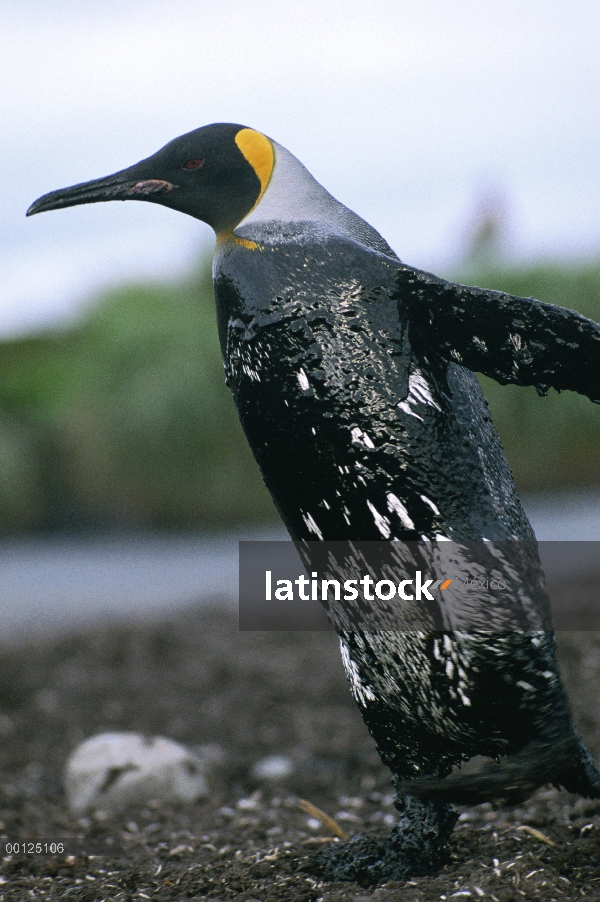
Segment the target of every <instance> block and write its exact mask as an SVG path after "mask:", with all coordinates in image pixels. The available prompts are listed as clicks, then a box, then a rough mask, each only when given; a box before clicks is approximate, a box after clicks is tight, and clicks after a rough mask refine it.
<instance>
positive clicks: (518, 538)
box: [29, 125, 600, 882]
mask: <svg viewBox="0 0 600 902" xmlns="http://www.w3.org/2000/svg"><path fill="white" fill-rule="evenodd" d="M199 160H200V161H201V165H200V164H198V161H199ZM110 199H143V200H150V201H152V202H155V203H162V204H165V205H167V206H170V207H171V208H174V209H179V210H181V211H182V212H186V213H188V214H190V215H192V216H196V217H197V218H199V219H203V220H204V221H207V222H209V223H210V224H211V225H213V227H214V228H215V230H216V232H217V236H218V241H217V251H216V254H215V263H214V282H215V295H216V302H217V320H218V329H219V337H220V342H221V347H222V351H223V358H224V361H225V370H226V378H227V382H228V384H229V386H230V388H231V391H232V393H233V396H234V400H235V403H236V406H237V409H238V412H239V416H240V420H241V423H242V426H243V428H244V431H245V433H246V436H247V438H248V441H249V443H250V446H251V448H252V450H253V452H254V455H255V457H256V460H257V461H258V464H259V466H260V468H261V471H262V474H263V477H264V479H265V482H266V484H267V486H268V488H269V489H270V491H271V493H272V495H273V498H274V500H275V503H276V505H277V507H278V509H279V511H280V513H281V516H282V518H283V520H284V522H285V524H286V526H287V528H288V530H289V532H290V534H291V536H292V537H293V538H294V539H296V540H299V541H302V542H310V541H317V540H318V541H320V540H337V541H339V540H350V541H358V540H362V541H374V540H375V541H381V540H386V541H387V540H390V539H398V540H411V541H412V540H425V541H426V542H428V543H429V545H427V546H426V548H430V549H431V554H432V555H434V554H438V555H439V554H442V553H443V548H444V542H443V540H448V539H450V540H452V542H453V543H455V544H456V545H458V546H460V547H462V548H463V549H466V550H465V551H464V553H465V555H467V558H468V559H469V561H470V563H472V564H473V566H476V567H485V566H488V565H489V564H490V561H489V560H488V557H489V555H490V554H492V551H493V550H494V549H495V550H496V551H497V552H498V553H497V554H496V557H495V560H494V562H493V564H494V567H495V568H496V569H497V571H498V572H500V573H501V574H502V573H504V574H506V575H508V574H509V573H510V574H511V575H513V576H514V574H515V573H517V575H518V577H519V589H518V590H517V589H515V591H514V592H513V593H512V595H510V593H508V595H507V597H506V598H505V602H506V605H507V608H506V609H507V610H510V612H511V614H513V615H514V614H515V612H516V614H517V619H518V622H519V623H520V624H521V625H522V627H521V629H520V631H516V630H514V629H510V628H509V627H508V626H507V622H506V621H504V620H502V618H501V617H500V619H496V620H494V618H493V617H492V618H490V616H488V611H487V610H484V608H483V605H482V606H480V607H481V611H480V614H481V621H480V622H477V621H476V623H475V628H471V629H464V628H461V622H460V617H459V618H458V620H457V619H456V616H455V613H454V612H453V610H452V609H451V606H450V605H447V604H446V603H442V604H441V605H440V610H439V614H440V615H441V617H442V622H443V624H444V629H443V630H442V631H441V632H437V633H436V632H430V631H426V630H425V631H420V632H406V631H404V632H403V631H395V632H377V631H374V632H369V631H362V632H357V631H355V630H352V629H351V628H350V626H349V625H348V624H347V623H345V621H344V617H345V616H346V614H347V612H345V611H344V610H343V609H341V610H340V609H338V610H337V611H332V613H333V614H335V615H336V622H337V624H338V631H339V633H340V638H341V648H342V658H343V661H344V666H345V669H346V673H347V676H348V679H349V681H350V685H351V689H352V692H353V694H354V697H355V699H356V701H357V703H358V705H359V707H360V710H361V713H362V715H363V717H364V719H365V721H366V723H367V725H368V727H369V729H370V731H371V733H372V735H373V737H374V739H375V741H376V743H377V747H378V750H379V752H380V755H381V757H382V759H383V760H384V761H385V763H386V764H388V765H389V767H390V768H391V770H392V773H393V775H394V780H395V782H396V785H397V787H398V799H397V807H398V808H399V810H400V811H401V813H402V817H401V820H400V822H399V824H398V826H397V827H396V828H395V829H394V831H392V834H390V837H388V839H387V840H385V841H384V842H383V843H380V844H379V845H377V844H375V846H374V845H373V844H372V843H371V844H369V843H366V844H365V843H362V844H361V842H357V843H350V844H349V846H348V847H339V848H337V849H335V850H332V851H329V852H328V853H326V854H325V853H324V857H323V856H322V858H321V861H320V863H318V866H319V867H320V868H321V870H322V872H323V873H325V874H326V875H329V876H335V877H342V878H356V877H357V875H362V878H363V879H368V880H370V881H371V882H376V881H377V880H379V879H383V878H385V877H388V878H389V877H397V878H399V877H403V876H406V875H407V874H409V873H412V874H416V873H422V872H425V871H427V870H431V869H432V868H433V867H435V866H436V865H437V864H438V863H439V860H440V854H441V849H442V847H443V844H444V842H445V840H446V839H447V837H448V835H449V833H450V832H451V830H452V827H453V824H454V820H455V816H454V814H453V813H452V811H451V809H450V808H449V806H448V804H447V802H448V801H452V800H471V801H473V800H476V801H480V800H483V799H485V798H499V797H503V798H513V799H515V798H519V797H523V796H524V795H526V794H527V793H528V792H531V791H532V789H534V788H535V787H536V786H538V785H541V783H543V782H547V781H552V782H556V783H559V784H561V785H563V786H565V787H567V788H569V789H571V790H572V791H574V792H580V793H582V794H584V795H591V796H600V775H599V774H598V772H597V771H596V769H595V766H594V764H593V762H592V761H591V759H590V757H589V755H588V753H587V751H586V750H585V748H584V746H583V745H582V743H581V740H580V739H579V737H578V736H577V734H576V732H575V730H574V728H573V725H572V723H571V717H570V712H569V707H568V703H567V699H566V696H565V693H564V690H563V687H562V684H561V681H560V676H559V674H558V670H557V665H556V658H555V647H554V639H553V635H552V633H551V625H550V618H549V605H548V599H547V597H546V594H545V589H544V585H543V575H542V573H541V569H540V565H539V559H538V556H537V550H536V546H535V538H534V536H533V533H532V531H531V527H530V525H529V523H528V521H527V518H526V516H525V514H524V512H523V510H522V508H521V505H520V503H519V500H518V497H517V494H516V491H515V487H514V483H513V480H512V475H511V472H510V469H509V466H508V464H507V462H506V459H505V456H504V453H503V450H502V447H501V444H500V441H499V439H498V436H497V434H496V432H495V429H494V427H493V424H492V421H491V418H490V415H489V412H488V409H487V404H486V402H485V399H484V397H483V395H482V392H481V390H480V388H479V384H478V382H477V380H476V378H475V376H474V375H473V372H472V371H475V370H477V371H480V372H484V373H486V374H488V375H490V376H492V377H493V378H495V379H497V380H498V381H500V382H502V383H505V382H516V383H517V384H521V385H525V384H533V385H536V386H537V387H538V390H539V391H540V392H545V391H546V390H547V388H548V386H553V387H554V388H557V389H559V390H560V389H571V390H575V391H579V392H582V393H584V394H587V395H588V396H589V397H590V398H592V400H594V401H599V400H600V382H599V376H598V374H599V373H600V327H599V326H597V325H596V324H595V323H592V322H590V321H589V320H586V319H584V318H583V317H581V316H579V315H578V314H576V313H573V312H572V311H567V310H563V309H562V308H557V307H552V306H550V305H546V304H542V303H540V302H539V301H535V300H533V299H527V298H515V297H511V296H509V295H505V294H501V293H499V292H489V291H482V290H480V289H477V288H468V287H465V286H460V285H455V284H453V283H449V282H446V281H444V280H441V279H438V278H436V277H434V276H431V275H429V274H427V273H421V272H418V271H417V270H414V269H411V268H410V267H407V266H405V265H403V264H402V263H401V262H400V260H399V259H398V258H397V257H396V255H395V254H394V252H393V251H392V250H391V249H390V248H389V246H388V245H387V244H386V242H385V241H384V239H382V238H381V236H380V235H378V234H377V232H375V230H374V229H372V228H371V227H370V226H369V225H368V224H367V223H365V222H364V221H363V220H362V219H360V217H358V216H356V214H354V213H352V212H351V211H349V210H348V209H347V208H345V207H343V205H341V204H339V202H337V201H335V200H334V199H333V198H332V197H331V196H330V195H329V194H328V193H327V192H326V191H325V189H323V188H322V187H321V186H320V185H318V183H317V182H316V181H315V180H314V179H313V178H312V176H310V174H309V173H308V172H307V171H306V170H305V169H304V167H303V166H302V165H301V164H300V163H299V162H298V161H297V160H296V159H295V158H294V157H293V156H292V155H291V154H289V152H288V151H286V150H285V149H284V148H282V147H280V146H279V145H278V144H276V142H273V141H270V139H267V138H266V137H265V136H264V135H261V134H260V133H257V132H254V131H253V130H251V129H246V128H243V127H242V126H233V125H217V126H208V127H206V128H204V129H198V130H197V131H195V132H192V133H190V134H189V135H185V136H183V137H182V138H179V139H176V140H175V141H172V142H170V144H169V145H167V147H165V148H163V150H162V151H159V152H158V153H157V154H155V155H154V156H153V157H150V158H148V159H147V160H143V161H142V162H141V163H140V164H137V165H136V166H132V167H129V168H128V169H126V170H123V171H122V172H121V173H117V174H116V175H115V176H111V177H109V178H108V179H102V180H99V181H98V182H91V183H87V184H84V185H78V186H75V188H72V189H64V190H63V191H58V192H52V194H50V195H46V196H45V197H44V198H41V199H40V200H39V201H36V203H35V204H34V205H33V206H32V207H31V208H30V211H29V212H30V213H36V212H40V211H42V210H46V209H53V208H57V207H63V206H69V205H72V204H77V203H90V202H96V201H99V200H110ZM482 540H486V541H487V545H486V542H483V541H482ZM469 543H470V544H469ZM490 543H492V544H490ZM510 543H513V544H512V548H513V551H512V552H511V551H510ZM515 543H516V544H515ZM492 545H493V548H492ZM473 548H478V549H479V550H475V551H474V550H473ZM502 548H504V551H502V550H501V549H502ZM516 548H518V551H516V550H515V549H516ZM440 549H441V550H440ZM498 549H500V551H498ZM507 549H508V550H507ZM486 556H487V557H486ZM509 595H510V597H509ZM476 614H477V611H476ZM444 618H445V619H444ZM453 618H454V619H453ZM481 754H483V755H487V756H490V757H492V758H495V757H497V756H499V755H509V756H512V758H510V759H509V761H510V762H511V764H510V767H504V768H502V767H501V766H500V765H490V767H489V768H488V769H487V770H486V771H485V772H484V773H482V774H481V775H479V776H478V777H477V778H464V779H462V778H461V777H460V775H459V776H458V777H455V776H448V775H449V774H450V771H451V769H452V766H453V765H454V764H458V763H460V762H461V761H463V760H466V759H468V758H471V757H473V756H476V755H481Z"/></svg>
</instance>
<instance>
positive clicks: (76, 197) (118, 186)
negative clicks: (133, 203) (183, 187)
mask: <svg viewBox="0 0 600 902" xmlns="http://www.w3.org/2000/svg"><path fill="white" fill-rule="evenodd" d="M132 168H133V167H132ZM133 174H134V173H133V172H132V171H131V169H124V170H123V171H122V172H117V173H115V174H114V175H109V176H107V178H103V179H96V180H95V181H93V182H83V183H82V184H81V185H73V186H72V187H71V188H60V189H59V190H58V191H50V193H49V194H44V195H43V197H40V198H38V199H37V200H36V201H35V202H34V203H32V205H31V206H30V207H29V209H28V210H27V213H26V216H34V215H35V214H36V213H44V212H45V211H46V210H61V209H62V208H63V207H75V206H78V205H79V204H97V203H100V202H101V201H105V200H150V201H152V200H154V198H155V197H156V198H157V200H158V198H159V197H160V196H161V195H163V194H168V193H169V192H170V191H172V190H173V189H174V188H176V187H177V186H176V185H173V184H171V182H167V181H165V180H164V179H139V178H138V179H136V178H132V175H133Z"/></svg>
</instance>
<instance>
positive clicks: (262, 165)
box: [235, 128, 275, 206]
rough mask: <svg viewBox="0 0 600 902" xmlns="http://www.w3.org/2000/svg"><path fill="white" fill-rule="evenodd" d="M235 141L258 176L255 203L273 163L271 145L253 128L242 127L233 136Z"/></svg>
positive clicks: (263, 191)
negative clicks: (258, 191)
mask: <svg viewBox="0 0 600 902" xmlns="http://www.w3.org/2000/svg"><path fill="white" fill-rule="evenodd" d="M235 143H236V144H237V146H238V147H239V149H240V151H241V153H242V154H243V156H244V157H245V159H246V160H247V161H248V163H250V165H251V166H252V168H253V169H254V171H255V173H256V175H257V176H258V180H259V182H260V194H259V195H258V198H257V200H256V204H257V203H258V201H259V200H260V199H261V197H262V196H263V194H264V193H265V189H266V187H267V185H268V184H269V179H270V178H271V174H272V172H273V166H274V165H275V152H274V151H273V145H272V144H271V142H270V141H269V139H268V138H267V137H265V135H261V133H260V132H255V131H254V129H253V128H242V129H241V130H240V131H239V132H238V133H237V135H236V136H235ZM256 204H254V206H256Z"/></svg>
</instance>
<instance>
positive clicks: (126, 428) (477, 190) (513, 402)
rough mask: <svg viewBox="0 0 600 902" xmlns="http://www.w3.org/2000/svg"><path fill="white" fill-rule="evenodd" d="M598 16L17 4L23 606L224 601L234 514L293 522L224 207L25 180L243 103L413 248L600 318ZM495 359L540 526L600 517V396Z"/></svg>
mask: <svg viewBox="0 0 600 902" xmlns="http://www.w3.org/2000/svg"><path fill="white" fill-rule="evenodd" d="M599 25H600V7H598V5H597V4H595V3H593V2H591V0H590V2H586V0H573V3H571V4H569V6H568V7H566V6H563V5H560V4H550V6H549V5H548V3H547V2H544V3H542V2H541V0H530V2H528V3H527V4H525V5H523V4H522V3H520V2H519V3H517V2H516V0H505V2H504V3H503V4H502V7H499V6H494V5H493V4H487V5H484V4H481V3H478V2H476V0H455V2H453V3H448V2H446V0H432V2H431V3H428V4H426V5H418V4H414V3H409V2H402V0H397V2H394V3H390V2H387V0H374V2H373V3H371V4H369V5H368V6H365V5H364V4H360V3H358V2H355V0H349V2H344V3H341V2H335V0H325V2H319V3H317V2H314V0H307V3H305V4H303V5H302V7H297V6H295V5H293V4H290V3H283V4H282V3H281V2H279V3H276V2H274V0H257V2H256V3H254V4H251V5H244V4H240V3H238V2H235V0H224V2H222V3H220V4H210V3H208V2H199V3H197V4H194V5H193V7H192V8H190V6H189V4H184V3H183V2H180V0H174V2H173V3H170V4H168V5H165V4H161V3H159V2H158V0H145V2H144V3H143V4H142V3H141V2H138V0H131V2H130V3H128V4H127V5H126V6H124V5H123V4H118V3H116V0H107V2H105V3H103V4H102V5H100V6H98V5H90V4H86V5H80V4H74V3H72V2H70V0H57V2H56V3H54V4H52V5H51V6H49V5H48V4H45V3H42V2H41V0H32V2H30V3H28V4H23V5H21V6H17V5H14V4H11V3H8V2H2V0H0V49H1V52H0V73H1V74H2V79H1V81H0V84H1V85H2V88H1V93H0V99H1V103H2V108H3V143H2V146H1V148H0V162H1V164H2V171H3V175H4V178H3V205H2V217H1V221H0V238H1V241H0V271H1V272H2V281H1V284H0V538H1V540H2V541H1V543H0V617H1V618H2V620H3V622H4V624H5V629H6V630H8V629H9V627H10V624H11V623H16V622H17V621H18V620H19V618H20V622H27V623H33V622H34V621H36V619H38V620H39V618H43V617H44V616H45V614H44V611H45V612H46V614H47V615H48V616H49V617H50V618H51V619H52V618H57V617H60V616H63V615H64V617H66V618H67V619H68V618H70V617H78V616H83V615H84V613H85V612H86V611H91V610H93V611H96V612H98V611H103V610H107V611H108V612H110V611H112V610H113V607H114V605H116V604H117V601H116V600H115V599H117V597H118V598H119V599H121V600H120V601H119V602H118V603H119V604H121V605H122V607H127V606H129V608H130V609H131V610H134V609H140V610H141V609H144V607H146V608H149V607H152V605H155V604H156V605H158V604H161V603H162V604H164V603H169V604H170V603H176V602H178V601H184V600H187V599H190V598H192V597H200V596H202V597H204V596H203V594H202V593H204V595H206V597H208V596H211V597H212V596H215V595H220V596H222V597H225V596H227V597H231V593H232V591H233V590H234V583H235V580H236V573H237V570H236V569H235V567H234V564H233V563H232V561H235V554H236V549H237V545H236V541H237V538H238V537H239V536H240V535H243V536H250V535H251V536H254V537H256V536H257V535H263V534H265V535H266V534H268V535H278V534H280V533H278V532H277V531H278V530H280V526H279V525H278V520H277V515H276V512H275V510H274V507H273V505H272V502H271V500H270V498H269V496H268V495H267V493H266V490H265V488H264V486H263V484H262V482H261V479H260V476H259V474H258V471H257V468H256V465H255V464H254V461H253V460H252V458H251V455H250V452H249V451H248V449H247V447H246V444H245V441H244V438H243V435H242V433H241V429H240V427H239V425H238V422H237V417H236V414H235V411H234V408H233V403H232V400H231V397H230V395H229V392H228V390H227V389H226V387H225V385H224V379H223V370H222V363H221V359H220V353H219V349H218V345H217V337H216V328H215V314H214V301H213V297H212V288H211V283H210V255H211V249H212V241H213V239H212V233H211V232H210V230H209V229H208V228H207V227H206V226H204V225H202V224H201V223H198V222H196V221H195V220H193V219H191V218H188V217H185V216H182V215H180V214H175V213H174V212H173V211H169V210H166V209H162V208H160V207H157V206H153V205H151V204H123V205H121V204H101V205H94V206H88V207H83V208H74V209H69V210H65V211H62V212H60V213H52V214H44V215H43V216H39V217H35V218H34V219H32V220H25V218H24V212H25V209H26V208H27V206H28V205H29V204H30V203H31V201H33V200H34V199H35V198H36V197H37V196H38V195H40V194H42V193H44V192H46V191H48V190H51V189H54V188H58V187H61V186H63V185H67V184H72V183H75V182H79V181H83V180H86V179H89V178H92V177H96V176H101V175H105V174H108V173H109V172H112V171H115V170H118V169H120V168H122V167H123V166H125V165H128V164H130V163H133V162H135V161H137V160H138V159H140V158H142V157H144V156H148V155H149V154H150V153H152V152H154V151H155V150H156V149H158V147H160V146H161V145H162V144H164V143H166V141H168V140H170V139H171V138H173V137H175V136H176V135H178V134H181V133H183V132H185V131H189V130H190V129H193V128H196V127H198V126H200V125H203V124H206V123H208V122H211V121H234V122H236V121H237V122H241V123H244V124H248V125H251V126H253V127H256V128H259V129H261V130H262V131H264V132H266V133H267V134H270V135H271V136H272V137H274V138H275V139H276V140H278V141H279V142H280V143H282V144H284V145H285V146H287V147H288V148H289V149H290V150H291V151H292V152H293V153H295V154H296V155H297V156H298V157H299V158H300V159H301V160H302V161H303V162H304V163H305V164H306V165H307V166H308V168H309V169H310V170H311V171H312V172H313V173H314V175H315V176H316V177H317V178H318V179H319V180H320V181H321V182H322V183H323V184H325V185H326V187H327V188H328V189H329V190H331V191H332V193H333V194H334V195H336V196H337V197H339V199H340V200H342V201H343V202H344V203H346V204H348V206H350V207H351V208H353V209H355V210H357V212H359V213H360V214H361V215H363V216H364V217H365V218H366V219H367V220H369V221H370V222H372V223H373V225H374V226H376V227H377V228H378V229H379V230H380V231H381V232H382V233H383V234H384V236H385V237H386V238H387V239H388V240H389V241H390V243H391V244H392V246H394V247H395V249H396V250H397V251H398V253H399V255H400V257H401V258H402V259H403V260H405V261H406V262H407V263H410V264H412V265H415V266H419V267H422V268H426V269H432V270H435V271H436V272H437V273H438V274H440V275H445V276H448V277H453V278H457V279H459V280H462V281H466V282H470V283H477V284H479V285H482V286H486V287H491V288H497V289H504V290H506V291H510V292H512V293H515V294H519V295H524V296H527V295H534V296H536V297H538V298H540V299H541V300H544V301H549V302H552V303H558V304H561V305H563V306H566V307H571V308H573V309H576V310H579V311H580V312H582V313H584V314H586V315H587V316H590V317H592V318H594V319H596V320H600V212H599V211H600V179H599V178H598V166H597V161H598V147H599V145H600V140H599V139H600V103H599V95H598V91H597V85H598V83H599V81H600V53H599V52H598V49H599V48H598V35H599ZM481 381H482V384H483V387H484V391H485V393H486V395H487V396H488V398H489V401H490V406H491V410H492V414H493V417H494V421H495V423H496V425H497V428H498V430H499V432H500V435H501V438H502V440H503V443H504V445H505V449H506V452H507V455H508V458H509V461H510V463H511V466H512V467H513V471H514V474H515V479H516V481H517V485H518V488H519V491H520V492H521V493H522V494H523V495H524V497H526V499H528V500H527V505H528V510H529V511H530V514H531V517H532V521H533V523H534V526H536V529H537V532H538V537H539V538H543V539H545V538H547V539H550V538H554V539H565V540H570V539H576V538H579V539H600V535H599V534H598V533H599V532H600V527H599V525H598V524H599V522H600V517H599V507H600V502H599V500H598V499H599V498H600V455H599V454H598V449H599V447H600V408H599V407H598V406H596V405H592V404H591V403H590V402H589V401H587V400H586V399H583V398H580V397H578V396H576V395H574V394H572V393H570V392H565V393H563V394H561V395H558V394H557V393H556V392H551V393H550V395H549V396H548V397H547V398H544V399H541V398H539V397H538V396H537V394H536V392H535V390H534V389H522V388H514V387H508V386H507V387H501V386H499V385H497V384H495V383H493V382H491V381H490V380H487V379H482V380H481ZM261 530H267V533H263V532H261ZM272 530H275V532H274V533H273V532H272ZM202 536H205V537H206V538H201V537H202ZM232 549H233V550H232ZM232 555H233V557H232ZM209 561H212V564H210V566H209V564H208V563H207V562H209ZM232 568H233V569H232ZM36 587H37V588H36ZM84 598H85V599H86V601H85V603H84V602H83V601H82V599H84ZM36 599H37V600H36ZM28 604H29V607H27V605H28ZM26 611H27V614H25V612H26ZM61 611H62V615H61V613H60V612H61ZM11 612H12V613H11ZM11 618H12V619H11Z"/></svg>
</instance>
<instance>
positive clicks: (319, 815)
mask: <svg viewBox="0 0 600 902" xmlns="http://www.w3.org/2000/svg"><path fill="white" fill-rule="evenodd" d="M298 807H299V808H300V810H301V811H304V813H305V814H310V816H311V817H314V818H316V819H317V820H318V821H321V823H322V824H323V826H324V827H326V828H327V829H328V830H330V831H331V832H332V833H333V835H334V836H337V837H338V839H348V834H347V833H346V831H345V830H344V829H343V828H342V827H340V825H339V824H338V822H337V821H334V819H333V818H332V817H329V815H328V814H325V812H324V811H321V809H320V808H317V806H316V805H313V803H312V802H307V801H306V799H299V801H298Z"/></svg>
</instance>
